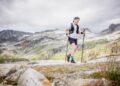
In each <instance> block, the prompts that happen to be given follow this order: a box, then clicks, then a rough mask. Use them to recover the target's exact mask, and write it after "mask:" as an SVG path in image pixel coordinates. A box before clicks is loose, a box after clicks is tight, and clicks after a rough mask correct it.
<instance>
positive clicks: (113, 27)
mask: <svg viewBox="0 0 120 86" xmlns="http://www.w3.org/2000/svg"><path fill="white" fill-rule="evenodd" d="M116 31H120V24H111V25H110V26H109V28H108V29H105V30H103V31H102V32H101V33H100V34H101V35H108V34H111V33H113V32H116Z"/></svg>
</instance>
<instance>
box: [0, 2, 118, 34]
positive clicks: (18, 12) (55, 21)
mask: <svg viewBox="0 0 120 86" xmlns="http://www.w3.org/2000/svg"><path fill="white" fill-rule="evenodd" d="M75 16H79V17H80V18H81V21H80V26H81V27H88V28H90V29H91V30H93V31H95V32H99V31H101V30H103V29H106V28H107V27H108V26H109V25H110V24H111V23H120V0H0V30H2V29H14V30H22V31H28V32H32V31H33V32H36V31H41V30H43V29H53V28H60V29H63V28H64V27H65V26H67V25H68V24H69V23H71V22H72V19H73V18H74V17H75Z"/></svg>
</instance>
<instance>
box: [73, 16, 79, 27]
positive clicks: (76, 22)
mask: <svg viewBox="0 0 120 86" xmlns="http://www.w3.org/2000/svg"><path fill="white" fill-rule="evenodd" d="M79 21H80V18H79V17H75V18H74V19H73V23H74V24H76V25H77V24H78V23H79Z"/></svg>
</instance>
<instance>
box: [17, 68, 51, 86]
mask: <svg viewBox="0 0 120 86" xmlns="http://www.w3.org/2000/svg"><path fill="white" fill-rule="evenodd" d="M17 86H51V83H50V82H49V81H48V80H47V79H46V78H45V76H44V75H43V74H41V73H39V72H37V71H36V70H33V69H31V68H28V69H27V70H26V71H25V72H24V73H23V74H22V75H21V76H20V78H19V80H18V85H17Z"/></svg>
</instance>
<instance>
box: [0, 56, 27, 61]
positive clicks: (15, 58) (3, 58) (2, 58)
mask: <svg viewBox="0 0 120 86" xmlns="http://www.w3.org/2000/svg"><path fill="white" fill-rule="evenodd" d="M18 61H28V59H25V58H21V57H19V56H17V55H8V54H5V55H0V63H5V62H18Z"/></svg>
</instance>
